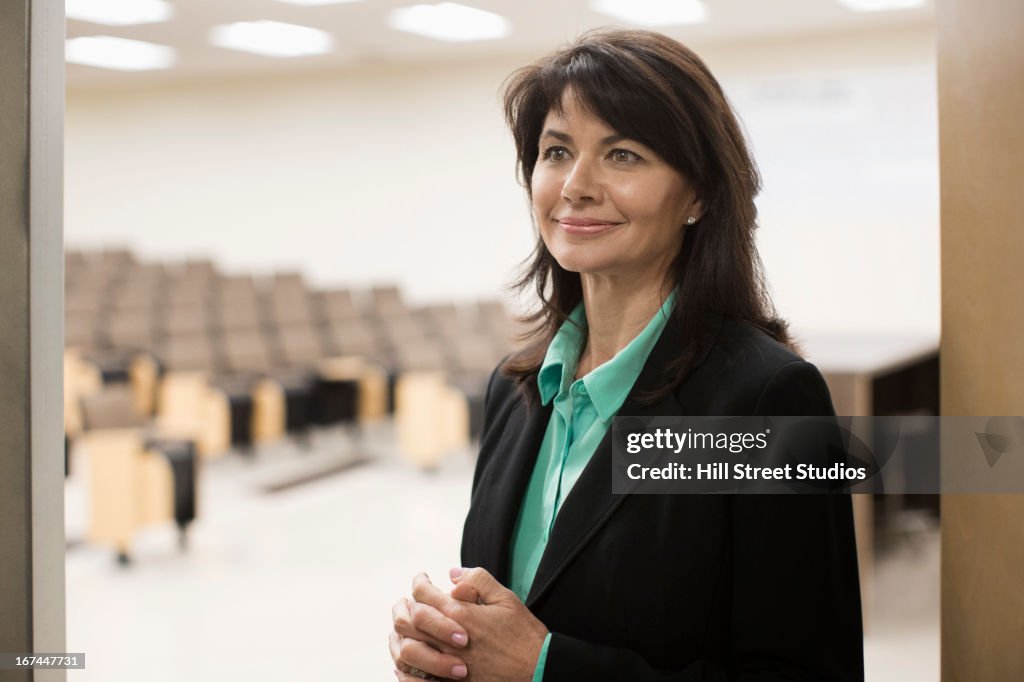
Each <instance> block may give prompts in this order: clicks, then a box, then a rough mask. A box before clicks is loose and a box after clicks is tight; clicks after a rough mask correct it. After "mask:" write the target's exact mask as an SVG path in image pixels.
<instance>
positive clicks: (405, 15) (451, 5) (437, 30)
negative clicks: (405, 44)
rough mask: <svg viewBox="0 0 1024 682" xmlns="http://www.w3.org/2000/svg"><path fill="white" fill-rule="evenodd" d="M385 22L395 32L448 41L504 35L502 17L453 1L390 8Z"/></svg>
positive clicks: (495, 37) (506, 23)
mask: <svg viewBox="0 0 1024 682" xmlns="http://www.w3.org/2000/svg"><path fill="white" fill-rule="evenodd" d="M388 25H389V26H390V27H391V28H393V29H395V30H396V31H405V32H406V33H414V34H416V35H420V36H425V37H427V38H433V39H435V40H445V41H449V42H465V41H471V40H496V39H498V38H502V37H504V36H506V35H508V20H507V19H505V17H503V16H501V15H500V14H495V13H494V12H487V11H485V10H482V9H477V8H475V7H467V6H466V5H460V4H458V3H455V2H442V3H438V4H436V5H413V6H411V7H399V8H397V9H393V10H391V12H390V13H389V14H388Z"/></svg>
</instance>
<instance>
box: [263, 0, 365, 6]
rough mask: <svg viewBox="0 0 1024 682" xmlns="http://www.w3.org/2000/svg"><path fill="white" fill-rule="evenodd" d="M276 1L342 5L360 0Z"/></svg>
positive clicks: (296, 3) (307, 4)
mask: <svg viewBox="0 0 1024 682" xmlns="http://www.w3.org/2000/svg"><path fill="white" fill-rule="evenodd" d="M278 2H287V3H288V4H290V5H305V6H312V5H342V4H347V3H349V2H362V0H278Z"/></svg>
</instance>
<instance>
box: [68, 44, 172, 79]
mask: <svg viewBox="0 0 1024 682" xmlns="http://www.w3.org/2000/svg"><path fill="white" fill-rule="evenodd" d="M64 56H65V59H66V60H67V61H69V62H71V63H73V64H85V65H86V66H98V67H100V68H103V69H117V70H118V71H150V70H153V69H169V68H170V67H171V66H173V65H174V62H175V61H176V59H177V52H175V51H174V48H171V47H167V46H166V45H156V44H155V43H146V42H143V41H141V40H129V39H128V38H114V37H112V36H83V37H81V38H71V39H70V40H67V41H65V43H64Z"/></svg>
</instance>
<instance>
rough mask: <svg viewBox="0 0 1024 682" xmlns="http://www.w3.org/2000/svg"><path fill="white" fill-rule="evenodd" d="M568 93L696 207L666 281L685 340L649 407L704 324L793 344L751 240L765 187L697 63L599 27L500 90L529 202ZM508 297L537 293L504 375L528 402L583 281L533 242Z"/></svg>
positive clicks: (657, 39) (682, 51) (636, 36)
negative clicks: (693, 197)
mask: <svg viewBox="0 0 1024 682" xmlns="http://www.w3.org/2000/svg"><path fill="white" fill-rule="evenodd" d="M567 88H571V89H572V92H573V95H574V96H575V98H576V100H577V101H578V102H579V104H580V105H581V106H583V107H585V108H587V109H588V110H589V111H590V112H591V113H593V114H594V115H596V116H597V117H598V118H600V119H602V120H603V121H604V122H605V123H607V124H608V125H609V126H610V127H611V128H613V129H614V130H615V131H616V132H618V133H619V134H621V135H625V136H626V137H629V138H632V139H634V140H636V141H638V142H640V143H642V144H644V145H646V146H647V147H649V148H651V149H653V150H654V151H655V152H656V153H657V154H658V155H660V156H661V157H662V158H663V159H664V160H665V161H666V162H667V163H668V164H670V165H671V166H673V167H674V168H675V169H676V170H678V171H679V172H680V173H681V174H682V175H683V177H684V178H686V180H687V181H688V182H689V183H690V185H691V186H692V187H693V188H694V189H695V191H696V193H697V197H698V198H699V199H700V201H701V205H702V208H703V213H702V215H701V218H700V220H699V221H698V222H697V223H696V224H694V225H691V226H688V227H686V228H685V229H686V236H685V238H684V240H683V246H682V248H681V249H680V251H679V254H678V255H677V256H676V258H675V260H674V261H673V262H672V264H671V266H670V267H669V270H668V274H667V281H666V283H665V284H666V286H667V287H668V288H669V289H671V287H677V288H678V289H679V297H678V300H677V302H676V305H675V308H674V310H673V313H672V315H671V318H670V319H669V321H668V324H670V325H673V326H675V327H676V328H677V329H679V330H682V331H683V333H684V338H685V339H686V342H685V344H684V347H683V348H680V354H679V356H678V359H677V360H676V361H675V363H674V364H673V366H671V367H670V368H669V374H668V375H667V376H666V377H665V379H666V382H665V385H664V387H663V389H662V390H660V391H659V392H658V393H656V394H654V395H650V396H644V398H645V399H647V400H651V401H654V400H657V399H658V398H660V397H662V396H664V395H666V394H667V393H669V392H672V391H674V390H675V389H676V388H677V387H678V386H679V384H680V383H682V381H683V380H684V379H685V378H686V375H687V374H688V373H689V371H690V370H691V369H692V365H693V363H694V362H695V358H697V357H698V356H699V355H700V354H701V352H702V351H703V348H702V344H706V343H708V339H707V338H706V334H705V333H704V332H705V331H706V327H707V324H708V320H709V317H710V316H711V315H714V314H721V315H724V316H726V317H730V318H734V319H738V320H746V321H749V322H750V323H752V324H754V325H755V326H757V327H759V328H760V329H762V330H764V331H765V332H766V333H768V334H769V335H770V336H771V337H772V338H774V339H776V340H777V341H779V342H781V343H784V344H787V345H792V344H791V342H790V339H789V334H788V332H787V326H786V323H785V322H784V321H783V320H781V319H780V318H779V317H777V316H776V314H775V310H774V307H773V306H772V303H771V299H770V297H769V295H768V292H767V289H766V286H765V282H764V274H763V269H762V266H761V260H760V257H759V256H758V253H757V248H756V245H755V241H754V230H755V229H756V226H757V209H756V208H755V207H754V197H755V196H756V195H757V192H758V190H759V189H760V184H761V183H760V176H759V174H758V172H757V166H756V165H755V163H754V159H753V158H752V157H751V155H750V152H749V151H748V149H747V144H746V141H745V140H744V137H743V132H742V130H741V128H740V125H739V123H738V121H737V119H736V116H735V115H734V114H733V111H732V108H731V107H730V105H729V102H728V101H727V100H726V97H725V94H724V93H723V92H722V88H721V86H720V85H719V84H718V81H716V80H715V77H714V76H712V75H711V72H710V71H708V68H707V67H706V66H705V65H704V62H702V61H701V59H700V58H699V57H698V56H697V55H696V54H694V53H693V52H692V51H691V50H689V49H688V48H686V47H685V46H683V45H682V44H680V43H678V42H677V41H675V40H672V39H671V38H668V37H667V36H663V35H661V34H658V33H654V32H650V31H624V30H598V31H593V32H590V33H587V34H585V35H583V36H582V37H581V38H580V39H579V40H577V41H576V42H575V43H574V44H572V45H570V46H569V47H567V48H565V49H562V50H559V51H558V52H556V53H554V54H552V55H550V56H548V57H545V58H543V59H541V60H540V61H538V62H536V63H535V64H532V65H530V66H527V67H524V68H522V69H520V70H519V71H517V72H515V73H513V74H512V75H511V76H510V77H509V79H508V80H507V81H506V83H505V88H504V105H505V118H506V121H507V122H508V126H509V128H510V129H511V130H512V134H513V137H514V138H515V144H516V153H517V156H518V168H519V173H520V175H521V178H522V182H523V184H524V186H525V187H526V191H527V194H530V195H531V196H532V188H531V186H530V183H531V178H532V176H533V169H534V166H535V165H536V163H537V158H538V155H539V139H540V134H541V128H542V127H543V124H544V119H545V118H546V117H547V115H548V113H549V112H550V111H556V112H561V108H562V95H563V93H565V91H566V89H567ZM513 288H514V289H516V290H518V291H523V290H526V289H530V288H533V289H535V291H536V292H537V295H538V296H539V298H540V307H539V308H538V309H537V310H536V311H535V312H533V313H532V314H530V315H527V316H526V317H524V318H523V321H524V322H527V323H530V324H532V325H533V330H532V331H531V332H529V333H528V334H527V335H526V336H525V338H524V340H525V341H527V342H528V343H527V345H526V346H525V347H524V348H523V349H522V350H520V351H519V352H517V353H515V354H513V355H512V356H511V357H509V358H508V359H507V360H506V361H505V363H504V365H503V368H502V371H503V372H504V373H505V374H506V375H507V376H509V377H512V378H513V379H515V380H516V382H517V383H518V385H519V387H520V390H521V391H523V392H524V394H525V395H526V397H527V398H528V399H529V400H530V402H535V401H536V399H537V395H538V394H537V385H536V384H537V382H536V376H537V372H538V371H539V370H540V367H541V364H542V363H543V360H544V356H545V353H546V351H547V347H548V345H549V344H550V342H551V339H552V338H554V336H555V333H556V332H557V331H558V329H559V327H560V326H561V325H562V323H563V322H564V321H565V320H566V319H567V318H568V316H569V314H570V313H571V312H572V310H573V309H574V308H575V307H576V305H577V304H578V303H579V302H580V301H581V300H582V297H583V292H582V286H581V284H580V276H579V274H578V273H575V272H569V271H567V270H565V269H563V268H562V267H561V266H560V265H559V264H558V263H557V262H556V261H555V259H554V258H553V257H552V255H551V253H550V252H549V251H548V249H547V247H546V246H545V244H544V241H543V240H542V239H541V238H540V235H539V234H538V238H537V244H536V247H535V249H534V252H533V255H532V256H531V257H530V258H529V259H527V261H525V262H524V270H523V273H522V276H521V277H520V278H519V279H518V280H517V281H516V282H515V283H514V284H513Z"/></svg>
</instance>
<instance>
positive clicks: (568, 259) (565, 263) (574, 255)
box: [551, 248, 615, 275]
mask: <svg viewBox="0 0 1024 682" xmlns="http://www.w3.org/2000/svg"><path fill="white" fill-rule="evenodd" d="M588 251H589V253H588ZM593 251H594V250H593V249H580V248H568V249H566V248H561V249H557V250H555V251H552V252H551V255H552V256H553V257H554V259H555V260H556V261H557V262H558V264H559V265H560V266H562V269H563V270H568V271H569V272H578V273H580V274H581V275H582V274H587V273H596V272H602V271H606V270H609V269H610V268H612V267H613V266H614V265H615V263H614V261H613V259H610V258H608V257H607V256H606V255H605V254H599V253H594V252H593Z"/></svg>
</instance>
